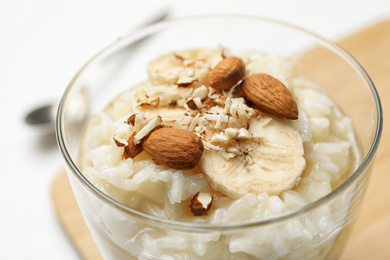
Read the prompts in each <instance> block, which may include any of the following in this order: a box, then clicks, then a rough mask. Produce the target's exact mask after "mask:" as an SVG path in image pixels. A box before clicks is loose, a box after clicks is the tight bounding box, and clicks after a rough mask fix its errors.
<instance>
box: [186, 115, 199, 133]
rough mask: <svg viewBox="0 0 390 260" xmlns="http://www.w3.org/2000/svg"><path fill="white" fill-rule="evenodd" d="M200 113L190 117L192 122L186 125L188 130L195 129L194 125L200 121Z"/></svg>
mask: <svg viewBox="0 0 390 260" xmlns="http://www.w3.org/2000/svg"><path fill="white" fill-rule="evenodd" d="M199 116H200V114H197V115H196V116H195V117H194V119H192V122H191V123H190V125H189V126H188V130H189V131H191V132H192V131H194V129H195V126H196V125H197V124H198V123H199V121H200V118H199Z"/></svg>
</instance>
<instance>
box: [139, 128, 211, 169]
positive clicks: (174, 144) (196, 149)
mask: <svg viewBox="0 0 390 260" xmlns="http://www.w3.org/2000/svg"><path fill="white" fill-rule="evenodd" d="M142 148H143V150H144V151H145V152H146V153H147V154H148V155H149V156H150V157H152V159H153V160H155V161H156V162H157V163H160V164H162V165H165V166H167V167H170V168H173V169H178V170H186V169H192V168H194V167H195V166H196V165H197V164H198V162H199V160H200V157H201V156H202V153H203V142H202V140H201V139H200V138H199V137H198V136H197V135H196V134H194V133H193V132H191V131H188V130H185V129H178V128H159V129H157V130H155V131H153V132H151V133H150V134H149V136H148V137H146V139H145V140H143V142H142Z"/></svg>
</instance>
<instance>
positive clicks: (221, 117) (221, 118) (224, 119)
mask: <svg viewBox="0 0 390 260" xmlns="http://www.w3.org/2000/svg"><path fill="white" fill-rule="evenodd" d="M224 122H225V123H227V122H229V118H228V117H227V116H226V115H223V114H219V117H218V120H217V122H216V123H215V126H214V127H215V128H222V123H224Z"/></svg>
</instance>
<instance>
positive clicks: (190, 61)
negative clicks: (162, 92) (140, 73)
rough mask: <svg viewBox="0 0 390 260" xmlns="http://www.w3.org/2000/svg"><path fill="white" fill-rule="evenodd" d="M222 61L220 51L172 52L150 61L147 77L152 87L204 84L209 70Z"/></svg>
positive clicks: (194, 50)
mask: <svg viewBox="0 0 390 260" xmlns="http://www.w3.org/2000/svg"><path fill="white" fill-rule="evenodd" d="M222 59H223V57H222V50H214V49H202V48H200V49H191V50H183V51H177V52H172V53H169V54H166V55H162V56H160V57H158V58H156V59H155V60H153V61H151V62H150V63H149V65H148V75H149V79H150V81H151V82H152V83H153V85H164V84H179V85H182V86H188V85H189V84H192V83H193V82H199V83H200V84H206V83H207V81H208V77H209V72H210V70H211V68H213V67H214V66H215V65H216V64H217V63H218V62H220V61H221V60H222Z"/></svg>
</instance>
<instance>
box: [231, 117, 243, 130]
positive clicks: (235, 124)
mask: <svg viewBox="0 0 390 260" xmlns="http://www.w3.org/2000/svg"><path fill="white" fill-rule="evenodd" d="M228 127H229V128H240V127H241V124H240V121H239V120H238V119H237V118H235V117H229V122H228Z"/></svg>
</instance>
